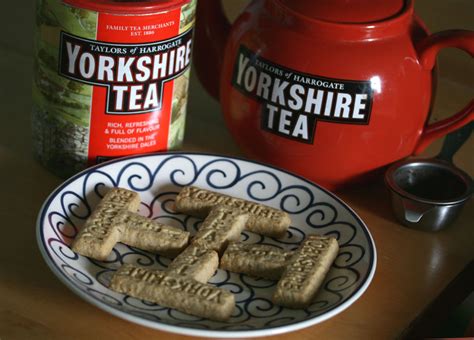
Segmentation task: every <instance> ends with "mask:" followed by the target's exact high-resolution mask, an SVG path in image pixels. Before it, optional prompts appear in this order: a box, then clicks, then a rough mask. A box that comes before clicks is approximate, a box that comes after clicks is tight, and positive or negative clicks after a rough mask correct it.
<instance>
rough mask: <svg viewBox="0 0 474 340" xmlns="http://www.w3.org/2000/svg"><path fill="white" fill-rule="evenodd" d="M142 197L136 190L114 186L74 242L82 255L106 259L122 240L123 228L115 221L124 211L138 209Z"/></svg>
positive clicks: (77, 251)
mask: <svg viewBox="0 0 474 340" xmlns="http://www.w3.org/2000/svg"><path fill="white" fill-rule="evenodd" d="M139 206H140V197H139V195H138V194H137V193H136V192H133V191H130V190H126V189H121V188H114V189H111V190H110V191H109V192H108V193H107V194H106V195H105V197H104V198H103V199H102V200H101V201H100V203H99V205H98V206H97V208H96V209H95V210H94V212H93V213H92V214H91V216H90V217H89V218H88V219H87V221H86V223H85V224H84V226H83V228H82V230H81V231H80V232H79V234H78V235H77V236H76V238H75V240H74V242H73V243H72V249H73V250H74V251H75V252H76V253H79V254H81V255H84V256H88V257H92V258H94V259H97V260H105V259H106V258H107V256H109V254H110V252H111V251H112V248H113V247H114V246H115V244H116V243H117V242H119V240H120V234H121V229H120V226H118V225H117V224H116V222H115V219H116V217H117V216H118V215H119V214H120V213H121V212H122V211H124V210H125V211H132V212H133V211H137V210H138V207H139Z"/></svg>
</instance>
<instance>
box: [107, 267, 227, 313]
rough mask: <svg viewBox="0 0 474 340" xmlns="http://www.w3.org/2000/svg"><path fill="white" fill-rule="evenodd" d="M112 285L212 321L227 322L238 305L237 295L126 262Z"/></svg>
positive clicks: (119, 289)
mask: <svg viewBox="0 0 474 340" xmlns="http://www.w3.org/2000/svg"><path fill="white" fill-rule="evenodd" d="M110 288H111V289H113V290H115V291H116V292H119V293H123V294H127V295H130V296H133V297H135V298H138V299H143V300H147V301H151V302H154V303H157V304H159V305H161V306H165V307H170V308H174V309H177V310H179V311H181V312H184V313H188V314H191V315H196V316H199V317H203V318H209V319H212V320H218V321H225V320H227V319H229V318H230V316H231V314H232V312H233V311H234V307H235V298H234V295H233V294H232V293H230V292H228V291H226V290H224V289H220V288H217V287H214V286H212V285H208V284H203V283H201V282H198V281H196V280H193V279H191V278H188V277H184V276H179V275H176V274H173V273H172V272H163V271H153V270H148V269H144V268H139V267H136V266H133V265H129V264H125V265H123V266H122V267H121V268H120V269H119V270H118V271H117V272H115V274H114V276H113V277H112V282H111V284H110Z"/></svg>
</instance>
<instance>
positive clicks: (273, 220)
mask: <svg viewBox="0 0 474 340" xmlns="http://www.w3.org/2000/svg"><path fill="white" fill-rule="evenodd" d="M219 205H220V206H225V207H227V208H230V209H238V210H239V211H241V212H243V213H247V214H249V218H248V220H247V224H246V228H247V229H248V230H250V231H252V232H255V233H257V234H262V235H268V236H272V237H282V236H284V235H285V233H286V231H287V230H288V227H289V225H290V223H291V220H290V217H289V216H288V214H287V213H285V212H283V211H281V210H278V209H274V208H270V207H268V206H265V205H263V204H258V203H255V202H251V201H246V200H243V199H240V198H235V197H231V196H227V195H224V194H219V193H216V192H213V191H209V190H205V189H200V188H196V187H192V186H189V187H184V188H183V189H182V190H181V192H180V193H179V195H178V196H177V197H176V210H177V211H178V212H181V213H184V214H189V215H193V216H197V217H202V218H204V217H206V216H207V215H208V214H209V213H210V211H211V209H212V208H214V207H216V206H219Z"/></svg>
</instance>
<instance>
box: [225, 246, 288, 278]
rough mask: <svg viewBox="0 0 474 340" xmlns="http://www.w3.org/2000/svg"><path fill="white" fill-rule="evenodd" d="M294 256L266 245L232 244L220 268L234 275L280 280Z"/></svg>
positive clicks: (226, 251)
mask: <svg viewBox="0 0 474 340" xmlns="http://www.w3.org/2000/svg"><path fill="white" fill-rule="evenodd" d="M292 255H293V252H292V251H286V250H283V249H280V248H277V247H274V246H269V245H264V244H244V243H232V244H230V245H229V246H228V247H227V249H226V250H225V252H224V255H223V256H222V258H221V263H220V267H221V268H222V269H226V270H228V271H230V272H234V273H243V274H247V275H250V276H253V277H261V278H264V279H269V280H279V279H280V277H281V275H282V274H283V272H284V270H285V268H286V266H287V265H288V261H289V259H290V258H291V256H292Z"/></svg>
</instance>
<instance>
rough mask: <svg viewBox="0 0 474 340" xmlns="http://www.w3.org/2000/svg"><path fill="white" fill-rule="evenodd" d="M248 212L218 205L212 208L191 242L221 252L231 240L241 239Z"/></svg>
mask: <svg viewBox="0 0 474 340" xmlns="http://www.w3.org/2000/svg"><path fill="white" fill-rule="evenodd" d="M247 220H248V214H246V213H242V212H241V211H239V210H233V209H229V208H227V207H223V206H217V207H215V208H213V209H212V210H211V212H210V213H209V215H207V217H206V219H205V220H204V221H203V222H202V224H201V226H200V227H199V230H198V232H197V233H196V235H195V236H194V238H193V239H192V241H191V243H192V244H194V245H197V246H200V247H202V248H205V249H211V250H215V251H217V252H218V253H219V254H220V253H222V251H223V250H224V249H225V248H226V247H227V244H228V243H229V242H231V241H239V240H240V234H241V233H242V231H243V230H244V228H245V223H246V222H247Z"/></svg>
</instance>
